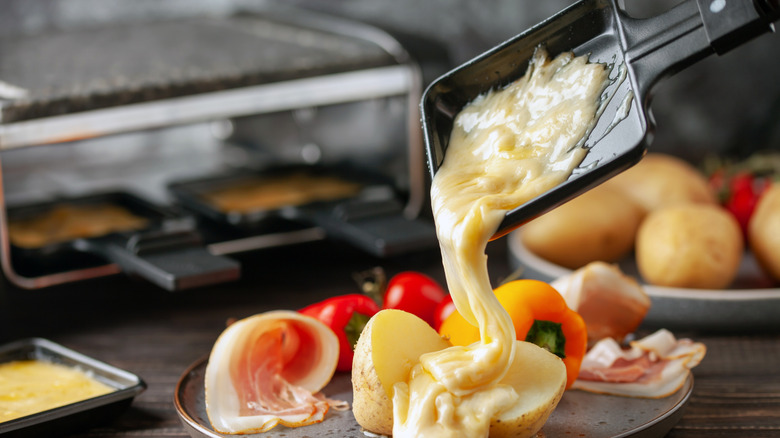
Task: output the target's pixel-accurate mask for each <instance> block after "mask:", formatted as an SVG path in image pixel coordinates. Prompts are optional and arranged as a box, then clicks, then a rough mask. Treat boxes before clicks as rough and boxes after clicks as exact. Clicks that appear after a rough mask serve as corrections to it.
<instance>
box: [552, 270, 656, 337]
mask: <svg viewBox="0 0 780 438" xmlns="http://www.w3.org/2000/svg"><path fill="white" fill-rule="evenodd" d="M550 284H551V285H552V286H553V287H554V288H555V289H556V290H557V291H558V293H560V294H561V295H562V296H563V298H564V300H566V305H568V306H569V308H570V309H573V310H575V311H576V312H577V313H579V314H580V316H582V319H583V320H584V321H585V325H586V326H587V327H588V345H591V346H592V345H593V344H595V343H596V342H598V341H599V340H600V339H604V338H614V339H617V340H619V341H620V340H623V338H624V337H625V336H626V335H628V334H629V333H633V332H634V331H635V330H636V328H637V327H639V324H641V323H642V320H643V319H644V318H645V315H646V314H647V311H648V310H649V309H650V297H648V296H647V293H645V291H644V289H643V288H642V286H641V285H640V284H639V283H638V282H637V281H636V280H635V279H633V278H631V277H629V276H627V275H625V274H623V272H621V271H620V269H619V268H618V267H617V266H615V265H611V264H608V263H604V262H592V263H589V264H587V265H585V266H584V267H582V268H580V269H578V270H576V271H574V272H573V273H571V274H569V275H567V276H564V277H561V278H559V279H557V280H555V281H553V282H552V283H550Z"/></svg>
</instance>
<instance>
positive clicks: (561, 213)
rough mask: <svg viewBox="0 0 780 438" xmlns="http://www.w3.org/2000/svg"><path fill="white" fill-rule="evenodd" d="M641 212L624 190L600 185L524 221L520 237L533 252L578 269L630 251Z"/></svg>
mask: <svg viewBox="0 0 780 438" xmlns="http://www.w3.org/2000/svg"><path fill="white" fill-rule="evenodd" d="M644 215H645V213H644V210H643V209H642V207H640V206H639V205H638V204H636V203H635V202H634V201H632V200H631V199H630V198H629V197H628V196H626V195H625V194H624V193H622V192H620V191H618V190H614V189H612V188H609V187H605V186H603V185H602V186H599V187H596V188H594V189H592V190H590V191H588V192H586V193H584V194H582V195H580V196H578V197H576V198H574V199H572V200H571V201H569V202H567V203H565V204H563V205H561V206H560V207H558V208H556V209H554V210H552V211H550V212H548V213H546V214H544V215H542V216H540V217H538V218H536V219H534V220H532V221H531V222H529V223H527V224H525V225H524V226H523V227H522V228H520V238H521V240H522V242H523V245H525V247H526V248H528V250H530V251H531V252H533V253H534V254H536V255H538V256H540V257H542V258H544V259H546V260H548V261H550V262H553V263H555V264H558V265H561V266H565V267H567V268H569V269H578V268H580V267H582V266H585V265H587V264H588V263H590V262H594V261H605V262H614V261H618V260H620V259H621V258H623V257H624V256H626V255H627V254H628V253H630V252H631V250H632V249H633V248H634V239H635V237H636V232H637V229H638V228H639V224H640V223H641V221H642V219H643V218H644Z"/></svg>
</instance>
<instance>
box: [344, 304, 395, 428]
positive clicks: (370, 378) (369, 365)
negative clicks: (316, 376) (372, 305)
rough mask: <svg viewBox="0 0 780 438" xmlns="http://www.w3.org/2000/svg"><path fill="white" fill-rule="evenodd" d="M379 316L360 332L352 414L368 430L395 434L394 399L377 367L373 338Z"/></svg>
mask: <svg viewBox="0 0 780 438" xmlns="http://www.w3.org/2000/svg"><path fill="white" fill-rule="evenodd" d="M375 321H376V319H375V318H372V319H370V320H369V322H368V324H366V326H365V327H364V328H363V331H362V332H361V333H360V337H359V338H358V342H357V344H356V345H355V356H354V358H353V360H352V413H353V414H354V416H355V420H356V421H357V423H358V424H359V425H360V426H361V427H362V428H363V429H365V430H368V431H369V432H373V433H376V434H380V435H387V436H391V435H392V434H393V402H392V400H390V397H389V396H388V394H387V393H386V392H385V389H384V387H383V386H382V382H380V381H379V376H378V375H377V373H376V369H375V368H374V363H373V360H372V355H371V337H372V332H373V328H374V322H375Z"/></svg>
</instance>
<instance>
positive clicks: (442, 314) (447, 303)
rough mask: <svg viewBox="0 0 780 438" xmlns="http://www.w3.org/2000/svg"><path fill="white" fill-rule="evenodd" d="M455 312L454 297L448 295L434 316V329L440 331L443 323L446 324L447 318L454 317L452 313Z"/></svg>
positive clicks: (438, 306)
mask: <svg viewBox="0 0 780 438" xmlns="http://www.w3.org/2000/svg"><path fill="white" fill-rule="evenodd" d="M455 310H456V309H455V303H454V302H453V301H452V296H450V295H447V296H446V297H444V299H443V300H441V302H439V304H438V305H437V306H436V311H435V312H434V314H433V323H434V324H433V328H434V329H436V331H439V329H440V328H441V325H442V323H444V321H445V320H446V319H447V317H449V316H450V315H452V312H454V311H455Z"/></svg>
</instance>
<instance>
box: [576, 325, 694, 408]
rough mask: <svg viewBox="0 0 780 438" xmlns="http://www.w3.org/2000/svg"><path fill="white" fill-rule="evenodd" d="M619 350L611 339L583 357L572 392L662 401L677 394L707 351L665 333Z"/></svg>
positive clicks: (606, 339)
mask: <svg viewBox="0 0 780 438" xmlns="http://www.w3.org/2000/svg"><path fill="white" fill-rule="evenodd" d="M629 345H630V347H629V348H622V347H621V346H620V344H618V342H617V341H615V340H614V339H612V338H605V339H602V340H600V341H599V342H597V343H596V345H594V346H593V348H591V349H590V350H589V351H588V353H587V354H586V355H585V358H584V359H583V361H582V366H581V367H580V374H579V377H578V378H577V381H575V382H574V385H572V388H573V389H580V390H584V391H589V392H595V393H601V394H611V395H621V396H628V397H644V398H662V397H667V396H669V395H671V394H674V393H675V392H677V391H678V390H679V389H680V388H681V387H682V386H683V384H684V383H685V381H686V379H688V376H689V375H690V373H691V371H690V370H691V369H692V368H694V367H695V366H697V365H698V364H699V363H700V362H701V360H702V359H703V358H704V355H705V353H706V351H707V349H706V347H705V346H704V344H702V343H700V342H693V341H692V340H690V339H679V340H678V339H676V338H675V337H674V335H673V334H672V333H671V332H670V331H668V330H666V329H660V330H658V331H656V332H655V333H653V334H651V335H649V336H647V337H645V338H642V339H640V340H638V341H634V342H631V343H630V344H629Z"/></svg>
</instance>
